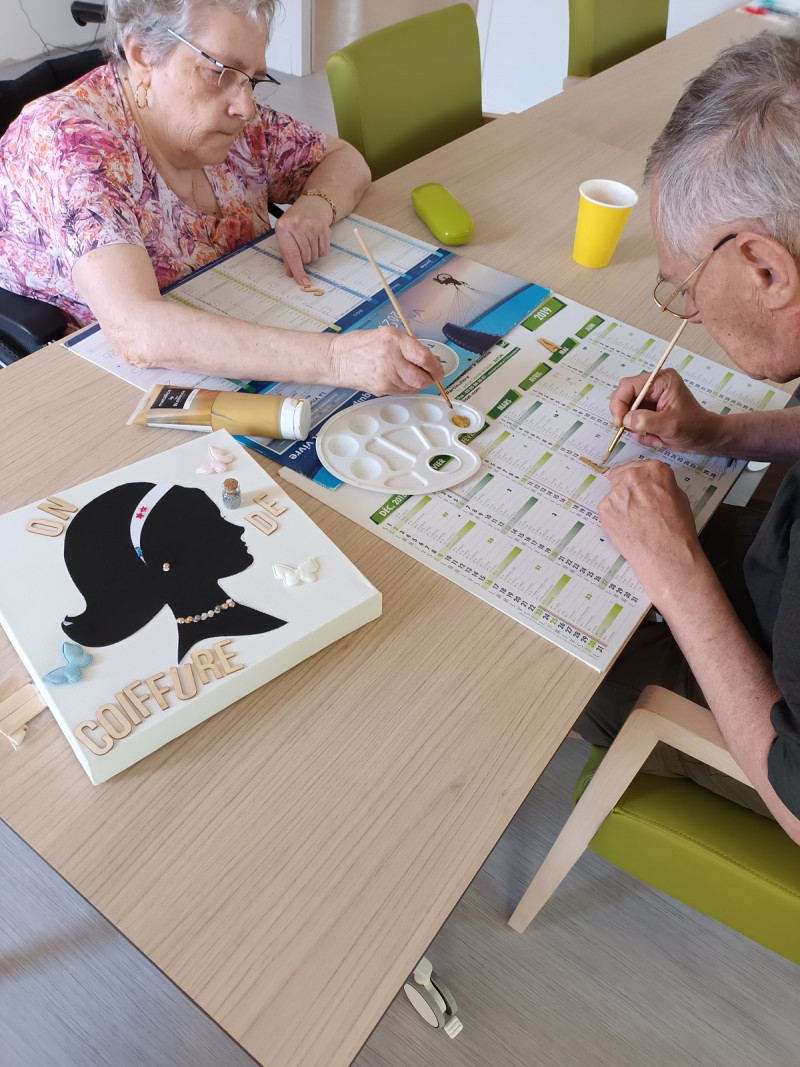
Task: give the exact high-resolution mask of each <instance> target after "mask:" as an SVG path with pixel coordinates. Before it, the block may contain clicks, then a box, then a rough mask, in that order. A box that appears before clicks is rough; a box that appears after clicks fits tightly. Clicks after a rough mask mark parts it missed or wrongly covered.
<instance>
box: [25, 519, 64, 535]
mask: <svg viewBox="0 0 800 1067" xmlns="http://www.w3.org/2000/svg"><path fill="white" fill-rule="evenodd" d="M25 529H26V530H27V531H28V533H35V534H41V535H42V537H58V535H59V534H62V533H63V532H64V524H63V523H62V522H55V521H54V520H53V519H31V520H30V521H29V522H27V523H26V524H25Z"/></svg>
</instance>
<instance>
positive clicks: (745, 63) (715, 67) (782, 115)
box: [645, 33, 800, 259]
mask: <svg viewBox="0 0 800 1067" xmlns="http://www.w3.org/2000/svg"><path fill="white" fill-rule="evenodd" d="M651 181H654V182H657V183H658V206H657V211H656V225H657V227H658V232H659V235H660V236H661V239H662V241H663V242H664V244H665V246H666V247H667V248H668V250H669V251H671V252H672V253H673V254H676V255H683V256H688V257H690V258H693V259H700V258H701V257H702V256H704V255H705V254H706V253H707V252H708V251H709V249H708V248H707V247H706V243H704V235H705V234H707V232H708V231H709V230H710V229H712V228H713V227H717V226H724V225H727V224H728V223H732V222H734V221H736V220H739V219H747V220H752V221H754V222H757V223H759V224H760V226H759V229H764V230H766V232H767V233H768V234H769V235H770V236H771V237H774V238H775V240H777V241H779V242H780V243H781V244H782V245H783V246H784V247H785V248H787V249H788V250H789V251H790V252H791V254H792V255H793V256H797V255H800V37H795V36H788V35H776V34H770V33H762V34H761V35H759V36H758V37H754V38H752V39H750V40H749V41H745V42H743V43H742V44H735V45H732V46H731V47H730V48H726V49H725V51H723V52H721V53H720V54H719V55H718V56H717V58H716V59H715V60H714V62H713V63H712V64H711V66H710V67H708V68H707V69H706V70H704V71H703V72H702V73H701V74H698V75H697V77H696V78H694V79H693V80H692V81H691V82H689V84H688V85H687V87H686V89H685V90H684V93H683V96H682V97H681V99H680V101H679V102H678V105H677V107H676V108H675V110H674V111H673V113H672V116H671V118H670V120H669V122H668V123H667V125H666V126H665V127H664V130H663V131H662V133H661V135H660V136H659V138H658V140H657V141H656V142H655V144H654V145H653V147H652V148H651V149H650V155H649V157H648V160H647V166H646V168H645V182H651Z"/></svg>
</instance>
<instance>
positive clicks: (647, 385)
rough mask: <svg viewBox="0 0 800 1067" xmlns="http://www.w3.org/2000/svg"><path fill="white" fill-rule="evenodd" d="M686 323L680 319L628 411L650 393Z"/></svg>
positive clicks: (610, 448)
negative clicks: (661, 354)
mask: <svg viewBox="0 0 800 1067" xmlns="http://www.w3.org/2000/svg"><path fill="white" fill-rule="evenodd" d="M688 322H689V320H688V319H682V320H681V324H680V326H679V327H678V328H677V330H676V331H675V336H674V337H673V338H672V340H671V341H670V343H669V344H668V345H667V347H666V348H665V349H664V354H663V356H662V357H661V359H660V360H659V361H658V363H656V365H655V367H653V369H652V371H651V372H650V376H649V377H648V379H647V381H646V382H645V383H644V385H643V386H642V388H641V389H640V391H639V395H638V396H637V397H636V399H635V400H634V402H633V403H632V404H631V406H630V409H629V410H630V411H636V409H637V408H638V407H639V405H640V404H641V403H642V401H643V400H644V398H645V397H646V396H647V394H648V392H649V391H650V386H651V385H652V384H653V382H654V381H655V377H656V375H657V374H658V372H659V371H660V370H661V368H662V367H663V366H664V364H665V363H666V361H667V356H669V354H670V352H671V351H672V349H673V348H674V347H675V345H676V344H677V343H678V338H679V337H680V335H681V334H682V333H683V331H684V329H685V328H686V325H687V323H688ZM625 429H626V427H625V426H620V428H619V429H618V430H617V432H616V433H615V434H614V440H613V441H612V442H611V444H610V445H609V446H608V451H607V452H606V454H605V455H604V456H603V459H608V457H609V456H610V455H611V453H612V452H613V451H614V449H615V448H616V447H617V442H618V441H619V439H620V437H622V435H623V433H624V432H625ZM590 466H594V464H591V463H590Z"/></svg>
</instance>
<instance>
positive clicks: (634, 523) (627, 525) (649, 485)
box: [597, 459, 707, 607]
mask: <svg viewBox="0 0 800 1067" xmlns="http://www.w3.org/2000/svg"><path fill="white" fill-rule="evenodd" d="M606 478H608V480H609V482H610V483H611V489H610V490H609V492H608V493H607V494H606V495H605V496H604V497H603V499H602V500H601V501H600V505H599V507H598V509H597V510H598V514H599V516H600V522H601V523H602V526H603V529H604V530H605V532H606V533H607V534H608V536H609V537H610V538H611V540H612V541H613V542H614V547H615V548H616V549H617V551H618V552H619V553H620V554H621V555H623V556H624V557H625V559H626V560H627V561H628V563H629V564H630V565H631V567H633V569H634V571H635V572H636V577H637V578H638V579H639V581H640V582H641V583H642V585H643V586H644V589H645V592H646V593H647V596H648V598H649V599H650V600H652V602H653V603H654V604H655V605H656V607H659V606H660V605H663V604H664V603H666V601H667V597H668V596H669V597H670V598H674V596H675V593H676V589H677V588H678V587H680V586H681V585H682V583H684V582H686V581H691V576H692V572H693V570H694V568H695V567H696V566H697V564H698V563H700V562H707V561H706V560H705V556H704V554H703V550H702V549H701V547H700V542H699V541H698V539H697V531H696V528H695V523H694V516H693V515H692V509H691V507H690V506H689V499H688V497H687V496H686V494H685V493H684V492H683V490H682V489H680V488H679V487H678V485H677V483H676V481H675V475H674V474H673V472H672V470H671V469H670V468H669V467H668V466H667V465H666V464H665V463H661V462H659V460H654V459H647V460H635V461H634V462H633V463H625V464H624V465H623V466H621V467H613V468H611V470H609V471H608V472H607V473H606Z"/></svg>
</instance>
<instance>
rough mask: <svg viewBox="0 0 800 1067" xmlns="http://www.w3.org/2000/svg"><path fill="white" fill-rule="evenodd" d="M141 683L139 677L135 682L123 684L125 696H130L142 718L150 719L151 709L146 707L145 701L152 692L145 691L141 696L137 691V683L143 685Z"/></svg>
mask: <svg viewBox="0 0 800 1067" xmlns="http://www.w3.org/2000/svg"><path fill="white" fill-rule="evenodd" d="M141 684H142V683H141V682H140V681H139V679H138V678H137V679H136V681H135V682H131V684H130V685H125V686H123V687H122V692H123V693H124V694H125V696H126V697H127V698H128V700H130V702H131V704H133V706H134V707H135V708H136V710H137V711H138V712H139V714H140V715H141V716H142V718H143V719H149V718H150V709H149V708H147V707H145V704H144V702H145V700H149V699H150V694H149V693H145V694H144V695H143V696H139V694H138V693H137V692H136V687H137V685H141ZM109 732H110V731H109Z"/></svg>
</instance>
